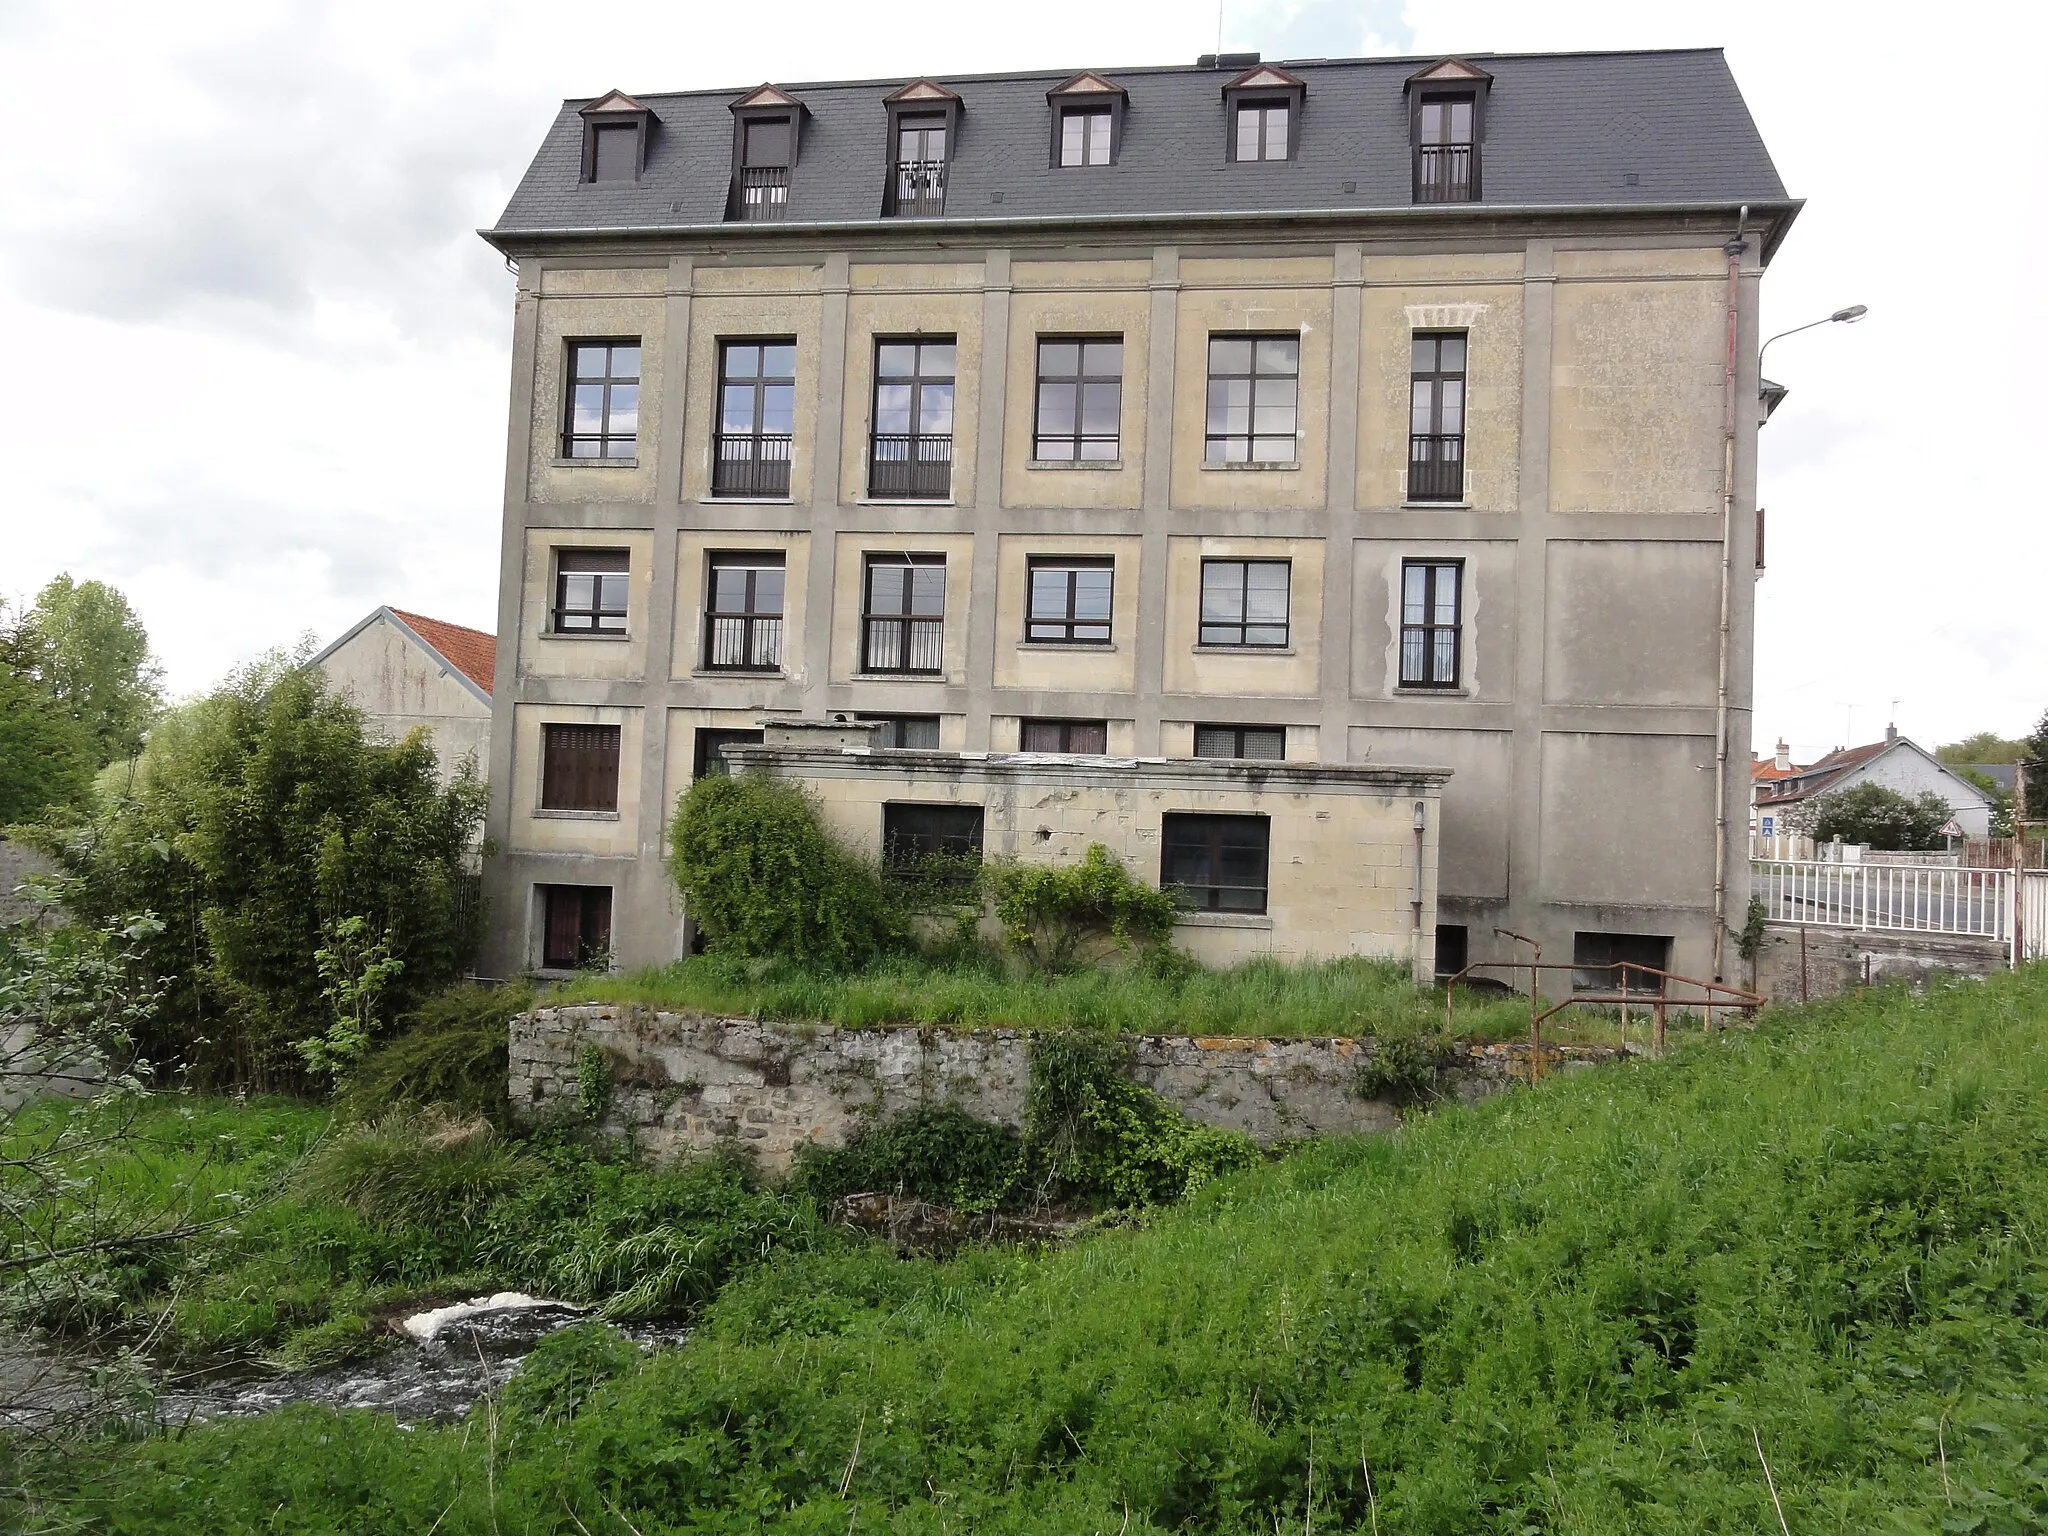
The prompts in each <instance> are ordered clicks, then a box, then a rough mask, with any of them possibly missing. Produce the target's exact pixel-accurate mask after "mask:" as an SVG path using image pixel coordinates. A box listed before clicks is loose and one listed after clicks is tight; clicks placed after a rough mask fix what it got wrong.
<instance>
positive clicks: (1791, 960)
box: [1756, 923, 2011, 1003]
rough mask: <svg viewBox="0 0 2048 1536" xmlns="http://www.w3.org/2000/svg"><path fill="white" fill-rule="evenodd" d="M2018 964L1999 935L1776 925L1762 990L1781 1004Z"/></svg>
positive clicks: (1768, 936)
mask: <svg viewBox="0 0 2048 1536" xmlns="http://www.w3.org/2000/svg"><path fill="white" fill-rule="evenodd" d="M2010 961H2011V953H2010V950H2009V947H2008V946H2007V945H2005V944H2004V943H2001V942H2000V941H1999V940H1997V939H1966V938H1961V937H1958V936H1957V935H1954V934H1945V933H1901V932H1894V931H1890V930H1887V929H1882V928H1824V927H1818V926H1814V925H1812V924H1799V923H1768V924H1766V925H1765V927H1764V946H1763V949H1762V950H1761V951H1759V952H1758V954H1757V964H1756V990H1757V991H1759V992H1761V993H1762V994H1763V995H1764V996H1765V997H1767V998H1769V999H1770V1000H1771V1001H1772V1002H1774V1003H1798V1002H1818V1001H1819V1000H1820V999H1822V998H1824V997H1839V996H1840V995H1841V994H1842V993H1844V992H1853V991H1854V990H1855V989H1856V988H1858V987H1862V986H1870V985H1874V984H1875V983H1878V982H1884V981H1906V982H1909V983H1911V984H1912V985H1914V986H1921V985H1924V984H1925V983H1926V981H1927V979H1928V978H1929V977H1930V976H1932V975H1934V974H1936V973H1937V972H1947V973H1950V974H1953V975H1959V976H1988V975H1990V974H1991V973H1992V972H1993V971H2002V970H2004V969H2005V968H2006V966H2007V965H2008V964H2009V963H2010Z"/></svg>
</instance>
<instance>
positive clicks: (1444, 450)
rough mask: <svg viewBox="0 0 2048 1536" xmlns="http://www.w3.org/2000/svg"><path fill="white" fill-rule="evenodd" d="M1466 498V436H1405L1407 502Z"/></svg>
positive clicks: (1449, 433) (1431, 433) (1437, 434)
mask: <svg viewBox="0 0 2048 1536" xmlns="http://www.w3.org/2000/svg"><path fill="white" fill-rule="evenodd" d="M1464 495H1465V434H1464V433H1462V432H1411V433H1410V434H1409V435H1408V499H1409V500H1410V501H1459V500H1462V499H1463V497H1464Z"/></svg>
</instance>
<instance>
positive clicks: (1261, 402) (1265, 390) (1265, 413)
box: [1252, 379, 1295, 432]
mask: <svg viewBox="0 0 2048 1536" xmlns="http://www.w3.org/2000/svg"><path fill="white" fill-rule="evenodd" d="M1258 384H1259V388H1258V395H1257V400H1258V408H1257V409H1256V410H1254V411H1253V412H1252V430H1253V431H1254V432H1292V431H1293V430H1294V396H1295V385H1294V380H1292V379H1260V380H1259V381H1258Z"/></svg>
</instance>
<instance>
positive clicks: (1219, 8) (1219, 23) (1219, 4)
mask: <svg viewBox="0 0 2048 1536" xmlns="http://www.w3.org/2000/svg"><path fill="white" fill-rule="evenodd" d="M1216 51H1217V52H1218V53H1221V52H1222V51H1223V0H1216Z"/></svg>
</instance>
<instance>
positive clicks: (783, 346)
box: [761, 342, 796, 379]
mask: <svg viewBox="0 0 2048 1536" xmlns="http://www.w3.org/2000/svg"><path fill="white" fill-rule="evenodd" d="M761 372H762V373H764V374H766V375H767V376H768V377H769V378H771V379H793V378H795V377H796V348H795V346H793V345H791V344H790V343H788V342H777V343H774V344H772V345H769V346H765V347H763V348H762V349H761Z"/></svg>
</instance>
